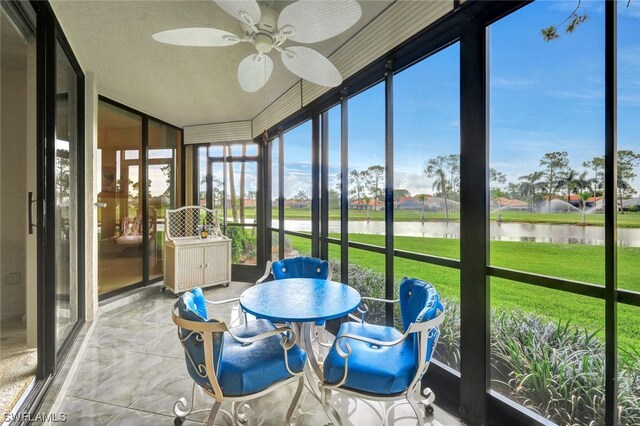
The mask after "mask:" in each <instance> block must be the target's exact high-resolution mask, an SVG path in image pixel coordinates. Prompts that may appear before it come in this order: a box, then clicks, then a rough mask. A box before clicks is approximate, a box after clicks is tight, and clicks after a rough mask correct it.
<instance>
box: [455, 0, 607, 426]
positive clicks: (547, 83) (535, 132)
mask: <svg viewBox="0 0 640 426" xmlns="http://www.w3.org/2000/svg"><path fill="white" fill-rule="evenodd" d="M559 5H560V4H556V3H555V2H553V3H550V2H535V3H533V4H531V5H528V6H526V7H525V8H523V9H521V10H519V11H518V12H515V13H513V14H511V15H509V16H507V17H506V18H504V19H501V20H500V21H498V22H496V23H495V24H493V25H491V26H490V36H491V45H490V67H489V68H490V80H489V81H490V86H489V87H490V109H491V114H490V119H491V120H490V134H491V141H490V146H491V161H490V170H489V173H488V174H489V188H488V190H489V194H490V198H491V204H490V210H491V212H490V216H491V227H490V238H491V243H490V262H491V265H493V266H498V267H504V268H507V269H512V270H517V271H522V272H529V273H536V274H541V275H547V276H552V277H559V278H562V279H567V280H574V281H582V282H586V283H590V284H598V285H604V266H605V261H604V260H605V259H604V226H603V225H604V214H603V205H604V198H603V197H604V196H605V195H606V194H604V193H603V176H604V174H603V171H604V168H603V155H604V124H605V120H604V77H605V75H604V13H603V11H604V2H601V1H593V2H588V3H585V4H584V8H585V9H584V10H581V11H580V12H581V13H582V12H586V13H588V15H589V19H588V20H586V21H585V22H583V23H582V24H581V25H580V27H579V29H577V30H576V31H575V33H573V34H568V33H567V34H565V33H563V34H562V35H561V36H560V37H559V38H558V39H555V40H552V41H545V40H544V39H543V37H542V36H541V29H542V28H546V27H548V26H549V25H550V24H554V23H557V22H562V20H563V19H564V18H565V17H566V16H567V15H568V14H570V13H571V10H565V9H564V8H563V7H559ZM567 7H569V5H568V4H567ZM573 7H575V6H573ZM491 306H492V328H491V332H492V360H491V365H492V371H491V372H492V376H491V379H492V381H491V383H492V388H493V389H494V390H497V391H498V392H500V393H503V394H505V395H506V396H508V397H509V398H511V399H513V400H515V401H517V402H519V403H520V404H523V405H525V406H527V407H528V408H530V409H532V410H533V411H536V412H538V413H540V414H542V415H543V416H544V417H548V418H550V419H551V420H552V421H554V422H557V423H563V424H564V423H572V424H590V422H591V421H593V420H595V421H596V423H602V422H604V420H603V419H604V393H603V386H604V364H603V363H604V334H603V332H602V330H603V327H604V302H603V301H602V300H598V299H592V298H587V297H581V296H578V295H575V294H566V293H562V292H559V291H554V290H545V289H542V288H536V287H532V286H530V285H526V284H519V283H516V282H512V281H504V280H500V279H497V278H492V280H491ZM463 356H464V354H463ZM550 401H551V402H550Z"/></svg>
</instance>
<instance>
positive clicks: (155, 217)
mask: <svg viewBox="0 0 640 426" xmlns="http://www.w3.org/2000/svg"><path fill="white" fill-rule="evenodd" d="M181 139H182V131H181V130H177V129H175V128H173V127H169V126H167V125H165V124H162V123H159V122H156V121H154V120H149V151H148V153H149V154H148V158H149V166H148V169H147V177H148V182H149V188H148V192H149V200H148V205H149V212H148V214H149V239H150V241H149V279H154V278H158V277H160V276H162V274H163V263H162V262H163V260H162V259H163V248H164V232H165V214H166V210H167V209H172V208H175V207H176V206H177V202H178V201H177V200H178V191H179V187H180V185H178V179H179V176H180V163H181V162H180V157H179V155H180V150H179V149H178V148H179V146H180V143H181Z"/></svg>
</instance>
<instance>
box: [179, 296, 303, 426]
mask: <svg viewBox="0 0 640 426" xmlns="http://www.w3.org/2000/svg"><path fill="white" fill-rule="evenodd" d="M205 301H206V302H207V303H209V304H212V305H221V304H225V303H231V302H237V301H238V299H229V300H223V301H219V302H213V301H209V300H206V299H205ZM171 319H172V320H173V322H174V323H175V324H176V325H177V326H178V328H179V329H185V330H191V333H189V334H188V335H187V336H185V337H184V338H183V337H180V333H179V331H178V338H179V339H180V342H181V344H182V345H183V348H184V342H185V341H186V340H187V339H188V338H190V337H191V336H193V335H194V334H195V335H196V339H197V340H198V341H200V342H203V344H204V355H205V365H204V371H203V366H202V365H195V363H194V361H193V359H191V357H190V355H189V352H188V351H187V350H186V348H185V354H186V355H187V357H188V358H189V361H190V362H191V365H192V366H193V367H194V369H195V370H196V371H197V373H198V375H199V376H200V377H202V378H206V379H207V380H208V381H209V384H210V385H211V389H206V388H204V387H202V386H200V389H202V391H203V392H205V393H206V394H207V395H209V396H210V397H211V398H213V399H214V401H215V402H214V404H213V407H212V408H211V410H210V412H209V417H208V419H207V426H213V425H214V422H215V419H216V417H217V415H218V412H221V413H223V414H224V415H226V416H227V417H228V418H229V419H230V420H231V423H232V424H234V425H239V424H241V423H245V422H246V421H247V420H248V418H249V416H250V415H251V407H249V405H247V404H246V403H245V401H249V400H252V399H255V398H259V397H261V396H263V395H266V394H268V393H270V392H272V391H274V390H277V389H279V388H281V387H283V386H286V385H288V384H290V383H294V382H296V381H297V382H298V386H297V389H296V393H295V395H294V397H293V399H292V400H291V404H290V405H289V410H288V411H287V416H286V421H287V424H291V418H292V417H293V413H294V411H295V410H296V407H297V405H298V401H299V399H300V395H301V394H302V388H303V387H304V369H303V370H301V371H300V372H294V371H292V370H291V368H289V358H288V355H287V352H288V351H289V349H291V348H292V347H293V346H294V345H295V343H296V341H297V335H296V332H295V330H294V329H293V328H291V327H287V326H284V327H282V326H281V327H278V328H276V329H274V330H271V331H267V332H264V333H260V334H258V335H256V336H252V337H239V336H236V335H234V334H233V333H232V332H231V331H230V330H229V328H228V327H227V324H226V323H225V322H224V321H221V322H216V323H211V322H197V321H189V320H186V319H184V318H180V317H179V316H178V315H177V313H176V308H174V309H173V310H172V312H171ZM220 332H225V333H229V335H231V337H233V338H234V339H235V340H236V341H238V342H240V343H243V344H251V343H254V342H257V341H260V340H263V339H266V338H268V337H272V336H275V335H278V334H280V335H282V337H281V338H280V345H281V346H282V348H283V349H284V362H285V367H286V369H287V371H288V372H289V374H291V376H292V377H290V378H288V379H286V380H282V381H280V382H278V383H275V384H273V385H271V386H269V387H268V388H267V389H265V390H263V391H260V392H256V393H253V394H250V395H242V396H234V397H229V396H226V397H225V396H224V395H223V393H222V389H221V388H220V385H219V384H218V380H217V375H216V373H217V372H216V370H215V368H214V362H213V333H220ZM222 350H224V349H222ZM220 356H222V351H220ZM196 386H197V383H196V382H195V381H194V383H193V389H192V393H191V403H190V404H187V401H186V399H185V398H180V399H179V400H178V401H176V403H175V404H174V405H173V412H174V414H175V415H176V418H175V420H174V424H176V425H178V426H179V425H181V424H182V423H183V422H184V419H185V418H186V417H187V416H188V415H190V414H195V413H199V412H203V411H207V410H208V408H205V409H201V410H193V408H194V402H195V390H196ZM225 401H229V402H231V403H232V408H231V411H232V412H233V415H232V414H231V413H229V412H227V411H225V410H220V406H221V405H222V403H223V402H225Z"/></svg>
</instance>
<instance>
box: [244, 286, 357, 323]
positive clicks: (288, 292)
mask: <svg viewBox="0 0 640 426" xmlns="http://www.w3.org/2000/svg"><path fill="white" fill-rule="evenodd" d="M359 304H360V294H359V293H358V292H357V291H356V290H355V289H354V288H352V287H349V286H348V285H345V284H341V283H338V282H335V281H329V280H321V279H315V278H287V279H284V280H275V281H269V282H266V283H262V284H258V285H256V286H253V287H251V288H248V289H247V290H245V291H244V292H243V293H242V295H241V296H240V306H241V307H242V309H244V310H245V311H246V312H248V313H250V314H253V315H255V316H257V317H259V318H266V319H269V320H271V321H274V322H311V321H320V320H330V319H334V318H340V317H343V316H345V315H347V314H348V313H350V312H352V311H353V310H354V309H355V308H357V307H358V305H359Z"/></svg>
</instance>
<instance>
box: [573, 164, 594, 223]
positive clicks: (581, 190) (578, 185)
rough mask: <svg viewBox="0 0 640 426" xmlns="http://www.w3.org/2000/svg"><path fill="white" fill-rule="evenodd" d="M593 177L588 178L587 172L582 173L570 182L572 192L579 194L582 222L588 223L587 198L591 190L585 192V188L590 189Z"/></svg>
mask: <svg viewBox="0 0 640 426" xmlns="http://www.w3.org/2000/svg"><path fill="white" fill-rule="evenodd" d="M590 181H591V179H587V172H582V173H580V175H579V176H577V177H575V178H574V179H573V180H572V181H571V183H570V184H569V188H570V189H571V192H573V193H574V194H575V195H577V196H578V200H579V203H580V213H581V214H582V224H583V225H586V224H587V198H589V195H590V194H589V192H585V189H587V190H588V189H589V184H590Z"/></svg>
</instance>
